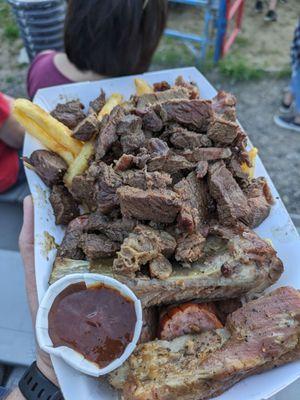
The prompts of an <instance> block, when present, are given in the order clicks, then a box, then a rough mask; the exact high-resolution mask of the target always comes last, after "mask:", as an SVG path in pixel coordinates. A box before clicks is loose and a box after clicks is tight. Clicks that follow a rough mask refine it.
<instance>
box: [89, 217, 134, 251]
mask: <svg viewBox="0 0 300 400" xmlns="http://www.w3.org/2000/svg"><path fill="white" fill-rule="evenodd" d="M135 226H136V221H135V220H132V219H126V218H123V219H116V220H111V219H109V218H108V217H107V216H106V215H103V214H102V213H101V212H99V211H96V212H94V213H91V214H89V215H88V217H87V223H86V226H85V228H84V230H85V231H86V232H97V233H102V234H105V235H106V236H107V237H108V238H109V239H110V240H113V241H114V242H120V243H122V242H123V240H124V239H125V238H126V237H127V236H128V235H129V233H130V232H132V230H133V229H134V227H135Z"/></svg>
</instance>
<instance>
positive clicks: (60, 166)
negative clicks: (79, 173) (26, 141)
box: [24, 150, 68, 187]
mask: <svg viewBox="0 0 300 400" xmlns="http://www.w3.org/2000/svg"><path fill="white" fill-rule="evenodd" d="M24 161H25V162H26V163H28V164H30V165H31V166H32V167H33V168H34V170H35V172H36V173H37V174H38V176H39V177H40V178H41V179H42V181H43V182H44V183H45V184H46V185H47V186H50V187H51V186H53V185H57V184H60V183H62V179H63V176H64V174H65V173H66V172H67V168H68V165H67V163H66V162H65V160H63V159H62V158H61V157H60V156H59V155H57V154H56V153H53V152H51V151H48V150H35V151H34V152H33V153H31V156H30V159H27V158H26V157H25V158H24Z"/></svg>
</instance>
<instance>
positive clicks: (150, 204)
mask: <svg viewBox="0 0 300 400" xmlns="http://www.w3.org/2000/svg"><path fill="white" fill-rule="evenodd" d="M117 195H118V198H119V202H120V205H121V213H122V215H123V216H124V217H128V218H135V219H138V220H147V221H149V220H150V221H154V222H161V223H166V224H169V223H171V222H173V221H174V220H175V218H176V216H177V214H178V212H179V211H180V202H179V199H178V197H177V195H176V193H174V192H173V191H171V190H168V189H154V190H142V189H137V188H133V187H130V186H122V187H120V188H119V189H118V190H117Z"/></svg>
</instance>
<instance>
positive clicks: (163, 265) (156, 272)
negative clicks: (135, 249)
mask: <svg viewBox="0 0 300 400" xmlns="http://www.w3.org/2000/svg"><path fill="white" fill-rule="evenodd" d="M149 273H150V277H151V278H157V279H167V278H168V277H169V276H170V275H171V274H172V264H171V263H170V261H169V260H168V259H167V258H166V257H165V256H163V255H162V254H159V255H158V256H157V257H156V258H154V259H153V260H151V261H150V262H149Z"/></svg>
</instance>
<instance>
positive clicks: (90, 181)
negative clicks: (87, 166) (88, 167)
mask: <svg viewBox="0 0 300 400" xmlns="http://www.w3.org/2000/svg"><path fill="white" fill-rule="evenodd" d="M94 184H95V178H93V177H91V176H90V175H89V174H88V171H87V172H85V173H84V174H82V175H77V176H75V177H74V178H73V181H72V185H71V188H70V192H71V194H72V196H73V197H74V199H75V200H76V201H77V202H78V203H81V204H85V205H86V206H87V207H88V209H89V210H90V211H92V210H94V209H96V208H97V203H96V200H95V186H94Z"/></svg>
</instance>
